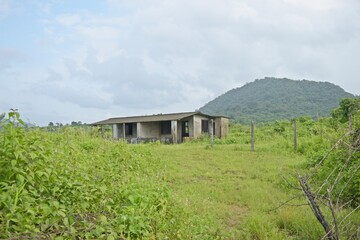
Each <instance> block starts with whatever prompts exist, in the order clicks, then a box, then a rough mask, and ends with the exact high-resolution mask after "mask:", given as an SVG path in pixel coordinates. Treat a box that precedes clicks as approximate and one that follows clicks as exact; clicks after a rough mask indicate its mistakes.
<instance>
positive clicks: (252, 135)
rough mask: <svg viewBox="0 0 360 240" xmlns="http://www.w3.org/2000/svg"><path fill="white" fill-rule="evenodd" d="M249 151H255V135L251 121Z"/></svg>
mask: <svg viewBox="0 0 360 240" xmlns="http://www.w3.org/2000/svg"><path fill="white" fill-rule="evenodd" d="M251 151H252V152H254V151H255V133H254V123H253V122H252V121H251Z"/></svg>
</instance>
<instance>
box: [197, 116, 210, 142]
mask: <svg viewBox="0 0 360 240" xmlns="http://www.w3.org/2000/svg"><path fill="white" fill-rule="evenodd" d="M202 120H208V121H209V124H210V120H211V119H210V118H208V117H204V116H200V115H194V138H198V137H200V136H201V135H202V134H203V132H202V131H201V129H202V128H201V121H202ZM209 129H210V128H209Z"/></svg>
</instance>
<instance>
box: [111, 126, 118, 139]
mask: <svg viewBox="0 0 360 240" xmlns="http://www.w3.org/2000/svg"><path fill="white" fill-rule="evenodd" d="M112 130H113V132H112V135H113V139H116V140H117V139H119V129H118V125H117V124H116V123H114V124H113V126H112Z"/></svg>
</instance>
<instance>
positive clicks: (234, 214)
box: [225, 204, 248, 230]
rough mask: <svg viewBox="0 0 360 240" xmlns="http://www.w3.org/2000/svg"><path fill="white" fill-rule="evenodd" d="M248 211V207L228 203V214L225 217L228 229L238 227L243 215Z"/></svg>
mask: <svg viewBox="0 0 360 240" xmlns="http://www.w3.org/2000/svg"><path fill="white" fill-rule="evenodd" d="M247 212H248V209H247V208H246V207H242V206H238V205H235V204H231V205H228V214H227V217H226V218H225V224H226V227H225V228H226V229H227V230H230V229H234V228H237V227H238V225H239V224H240V222H241V220H242V219H243V217H244V216H245V215H246V213H247Z"/></svg>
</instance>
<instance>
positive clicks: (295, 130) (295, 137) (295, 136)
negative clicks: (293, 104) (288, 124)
mask: <svg viewBox="0 0 360 240" xmlns="http://www.w3.org/2000/svg"><path fill="white" fill-rule="evenodd" d="M293 127H294V151H297V129H296V119H294V120H293Z"/></svg>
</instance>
